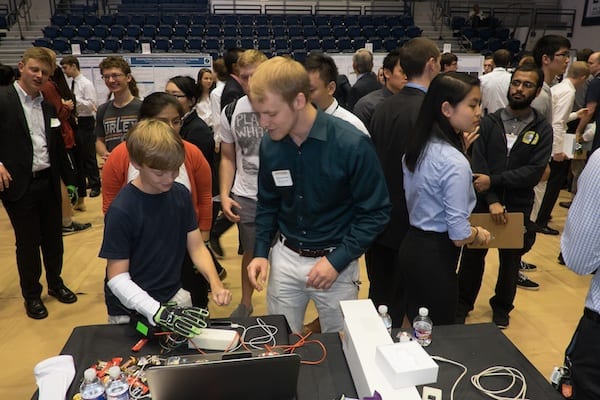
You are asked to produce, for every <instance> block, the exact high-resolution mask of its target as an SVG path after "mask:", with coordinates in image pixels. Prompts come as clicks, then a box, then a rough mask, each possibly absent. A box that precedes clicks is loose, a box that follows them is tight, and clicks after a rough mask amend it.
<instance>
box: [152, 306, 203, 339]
mask: <svg viewBox="0 0 600 400" xmlns="http://www.w3.org/2000/svg"><path fill="white" fill-rule="evenodd" d="M206 317H208V310H205V309H204V308H200V307H180V306H177V305H175V304H164V305H162V306H160V308H159V309H158V311H157V312H156V314H154V318H153V319H154V322H156V323H157V324H158V325H160V326H161V327H163V328H165V329H168V330H170V331H172V332H175V333H177V334H179V335H181V336H185V337H187V338H192V337H194V336H197V335H199V334H200V332H201V331H202V328H206V322H205V321H204V319H205V318H206Z"/></svg>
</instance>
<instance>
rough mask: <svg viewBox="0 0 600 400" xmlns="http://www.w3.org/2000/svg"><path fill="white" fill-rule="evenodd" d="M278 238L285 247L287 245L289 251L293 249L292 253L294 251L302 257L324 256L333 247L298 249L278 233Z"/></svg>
mask: <svg viewBox="0 0 600 400" xmlns="http://www.w3.org/2000/svg"><path fill="white" fill-rule="evenodd" d="M279 240H280V241H281V243H282V244H283V245H284V246H285V247H287V248H288V249H290V250H291V251H293V252H294V253H296V254H298V255H300V256H302V257H312V258H317V257H324V256H326V255H327V254H329V253H331V252H332V251H333V248H327V249H320V250H311V249H300V248H298V247H295V246H294V245H292V244H291V243H290V242H289V241H288V240H287V239H286V238H284V237H283V235H279Z"/></svg>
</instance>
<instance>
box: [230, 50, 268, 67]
mask: <svg viewBox="0 0 600 400" xmlns="http://www.w3.org/2000/svg"><path fill="white" fill-rule="evenodd" d="M265 61H267V56H265V53H263V52H262V51H260V50H254V49H250V50H246V51H244V52H243V53H242V54H240V56H239V58H238V60H237V65H238V67H240V68H243V67H247V66H249V65H254V64H256V65H258V64H262V63H263V62H265Z"/></svg>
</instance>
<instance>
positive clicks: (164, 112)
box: [102, 92, 212, 308]
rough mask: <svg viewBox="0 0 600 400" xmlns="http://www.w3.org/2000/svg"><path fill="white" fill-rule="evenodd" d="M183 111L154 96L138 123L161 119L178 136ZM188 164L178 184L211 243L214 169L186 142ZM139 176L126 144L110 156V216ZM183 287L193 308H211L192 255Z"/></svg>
mask: <svg viewBox="0 0 600 400" xmlns="http://www.w3.org/2000/svg"><path fill="white" fill-rule="evenodd" d="M182 116H183V109H182V107H181V105H180V104H179V102H178V101H177V98H175V96H172V95H170V94H167V93H164V92H156V93H152V94H150V95H149V96H147V97H146V98H145V99H144V102H143V103H142V106H141V108H140V115H139V118H138V120H143V119H158V120H162V121H164V122H166V123H168V124H169V125H171V126H172V127H173V129H175V131H177V133H179V130H180V128H181V125H182ZM183 144H184V148H185V161H184V163H183V165H182V166H181V169H180V171H179V176H178V177H177V179H176V181H177V182H179V183H182V184H183V185H184V186H186V187H187V188H188V190H189V191H190V192H191V195H192V203H193V205H194V210H195V212H196V216H197V218H198V227H199V228H200V232H201V233H202V238H203V239H204V240H205V241H207V240H208V239H209V235H210V228H211V224H212V191H211V184H212V178H211V169H210V166H209V164H208V162H207V161H206V159H205V158H204V156H203V155H202V152H201V151H200V150H199V149H198V148H197V147H196V146H194V145H193V144H191V143H189V142H186V141H183ZM137 174H138V171H137V170H136V169H135V168H133V166H132V165H131V163H130V160H129V154H128V152H127V146H126V143H125V142H123V143H121V144H119V145H118V146H117V147H115V149H114V150H113V151H112V152H111V153H110V156H109V157H108V159H107V160H106V163H105V164H104V167H103V168H102V211H103V212H104V213H105V214H106V212H107V210H108V207H109V206H110V204H111V203H112V201H113V200H114V199H115V197H116V196H117V194H118V193H119V190H121V188H122V187H123V186H125V185H126V184H127V183H128V182H130V181H132V180H133V179H134V178H135V177H136V176H137ZM181 279H182V285H183V288H184V289H186V290H188V291H189V292H190V293H191V295H192V304H193V305H194V306H196V307H202V308H206V306H207V304H208V283H207V282H206V280H205V279H204V278H203V277H202V276H201V275H199V274H197V273H196V272H195V269H194V265H193V263H192V260H191V259H190V257H189V255H186V257H185V259H184V262H183V265H182V278H181Z"/></svg>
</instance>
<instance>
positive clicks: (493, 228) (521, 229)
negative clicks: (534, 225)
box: [467, 212, 525, 249]
mask: <svg viewBox="0 0 600 400" xmlns="http://www.w3.org/2000/svg"><path fill="white" fill-rule="evenodd" d="M506 220H507V223H506V224H505V225H498V224H496V223H495V222H494V220H493V219H492V216H491V214H489V213H481V214H480V213H474V214H471V217H470V221H471V225H472V226H481V227H483V228H485V229H487V230H488V231H489V232H490V234H491V239H490V242H489V243H488V244H487V245H474V244H469V245H467V246H468V247H469V248H471V249H488V248H489V249H522V248H523V235H524V233H525V222H524V217H523V213H520V212H515V213H506Z"/></svg>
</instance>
